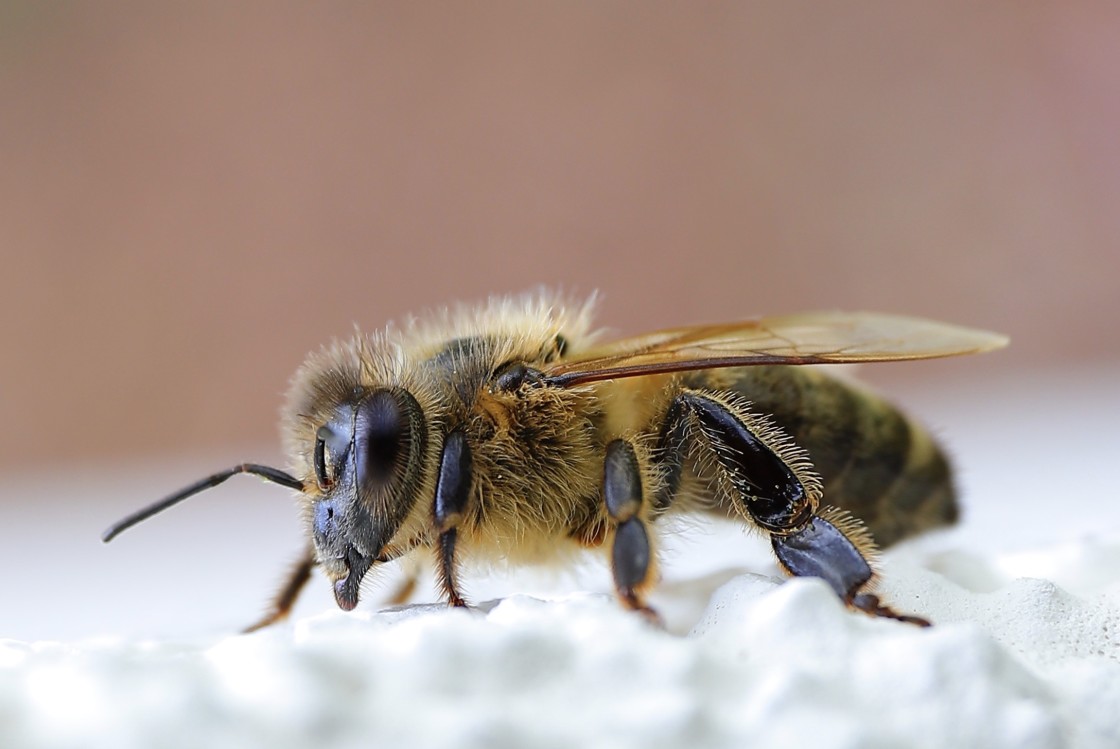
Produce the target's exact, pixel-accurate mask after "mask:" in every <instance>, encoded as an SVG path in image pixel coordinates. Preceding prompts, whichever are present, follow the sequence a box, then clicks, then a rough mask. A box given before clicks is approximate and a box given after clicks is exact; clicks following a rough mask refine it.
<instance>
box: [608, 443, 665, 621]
mask: <svg viewBox="0 0 1120 749" xmlns="http://www.w3.org/2000/svg"><path fill="white" fill-rule="evenodd" d="M643 501H644V500H643V490H642V469H641V464H640V463H639V460H638V455H637V453H636V452H635V450H634V446H633V445H631V444H630V443H629V442H627V441H626V440H621V439H617V440H614V441H613V442H611V443H610V444H609V445H607V455H606V460H605V461H604V463H603V502H604V503H605V504H606V507H607V514H608V515H610V518H611V520H613V521H614V522H615V523H617V525H616V527H615V535H614V545H613V546H612V548H611V571H612V573H613V575H614V586H615V591H616V592H617V593H618V597H619V598H620V599H621V600H622V602H623V603H624V604H626V605H627V606H628V607H629V608H632V609H635V610H637V611H641V612H642V613H644V614H646V616H648V617H649V618H650V619H652V620H655V621H656V620H657V616H656V614H654V612H653V610H652V609H650V608H649V606H647V605H646V603H645V601H644V600H643V598H642V591H643V590H644V589H645V588H646V587H647V586H648V584H649V582H650V578H651V577H652V569H653V550H652V546H651V544H650V537H649V529H648V528H647V527H646V524H645V522H644V521H643V519H642V510H643Z"/></svg>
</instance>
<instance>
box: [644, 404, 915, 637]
mask: <svg viewBox="0 0 1120 749" xmlns="http://www.w3.org/2000/svg"><path fill="white" fill-rule="evenodd" d="M658 455H659V457H660V460H661V462H662V464H663V465H664V466H665V469H666V473H667V476H668V482H667V488H668V489H669V490H672V489H673V485H674V484H676V483H678V482H679V480H680V479H679V476H680V472H681V467H682V465H683V462H684V460H685V459H686V457H687V456H689V455H691V456H692V457H693V458H695V459H696V460H697V461H698V462H699V463H700V464H702V465H705V466H707V470H709V471H710V472H711V473H712V474H713V478H714V480H715V484H716V486H717V487H719V488H718V495H719V496H720V497H721V498H722V500H721V501H722V502H723V503H724V504H726V505H727V507H726V509H731V510H733V511H734V512H735V513H737V514H738V515H740V516H741V517H743V518H744V519H745V520H748V521H749V522H751V523H752V524H754V525H756V526H758V527H759V528H761V529H762V530H764V531H766V532H767V533H768V534H769V535H770V539H771V544H772V546H773V548H774V554H775V555H776V556H777V557H778V562H779V563H780V564H781V566H782V567H783V568H784V569H785V570H786V572H788V573H789V574H791V575H798V576H805V577H819V578H821V579H823V580H824V581H825V582H827V583H828V584H829V586H830V587H831V588H832V589H833V590H834V591H836V594H837V595H838V596H839V597H840V598H841V600H843V601H844V603H846V604H847V605H849V606H851V607H852V608H855V609H858V610H860V611H864V612H867V613H869V614H872V615H874V616H882V617H888V618H891V619H898V620H899V621H904V622H910V623H912V624H919V625H928V624H929V622H927V621H926V620H924V619H920V618H918V617H911V616H904V615H902V614H897V613H895V612H894V611H892V610H891V609H889V608H888V607H886V606H884V605H883V604H882V603H880V601H879V598H878V596H876V595H874V594H873V593H870V592H867V586H868V585H869V584H870V583H871V581H872V578H873V577H874V575H875V572H874V569H873V568H872V566H871V562H870V561H868V560H869V558H872V557H874V555H875V543H874V541H872V539H871V536H870V534H869V533H868V532H867V529H866V528H865V527H864V525H863V524H862V523H861V522H859V521H858V520H856V519H855V518H853V517H851V516H849V515H846V514H844V513H842V512H840V511H838V510H833V509H829V508H826V509H824V510H823V511H820V512H818V508H819V501H820V493H821V490H820V481H819V479H818V478H817V476H816V475H815V474H814V473H813V471H812V468H811V466H810V464H809V456H808V454H807V453H806V452H805V451H804V450H802V449H801V448H800V447H798V446H796V445H795V444H793V441H792V440H790V439H789V437H788V436H787V435H786V434H785V433H784V432H783V431H782V430H781V429H780V428H778V427H777V426H776V425H775V424H773V423H771V422H769V421H768V420H766V419H764V418H761V417H759V416H758V415H756V414H753V413H751V411H750V410H749V409H748V408H747V404H746V403H744V402H740V401H737V400H736V399H734V398H732V397H728V396H727V395H726V394H721V393H718V392H703V391H697V390H683V391H682V392H681V393H680V394H679V395H678V396H677V397H676V398H675V399H674V400H673V402H672V403H671V404H670V407H669V411H668V413H667V415H666V420H665V426H664V427H663V430H662V433H661V439H660V444H659V447H658Z"/></svg>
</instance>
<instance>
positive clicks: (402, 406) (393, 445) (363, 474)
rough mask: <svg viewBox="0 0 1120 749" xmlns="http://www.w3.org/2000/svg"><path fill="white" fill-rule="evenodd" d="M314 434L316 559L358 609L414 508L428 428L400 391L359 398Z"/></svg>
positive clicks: (345, 601)
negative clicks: (371, 573)
mask: <svg viewBox="0 0 1120 749" xmlns="http://www.w3.org/2000/svg"><path fill="white" fill-rule="evenodd" d="M324 412H325V414H326V416H327V418H326V419H325V421H324V422H323V424H322V425H321V426H319V427H318V428H317V429H316V430H315V432H314V443H313V446H312V449H311V460H312V469H313V472H314V483H313V485H314V487H315V488H316V489H317V490H318V491H317V492H314V493H309V494H308V495H307V503H308V506H307V513H308V516H309V519H310V523H309V525H310V537H311V541H312V544H313V546H314V548H315V555H316V559H317V560H318V562H319V564H320V565H321V566H322V568H323V570H324V572H325V573H326V575H327V577H328V578H329V579H330V580H331V582H332V585H333V589H334V595H335V600H336V601H337V602H338V605H339V606H340V607H341V608H343V609H347V610H349V609H352V608H354V606H355V605H357V603H358V592H359V586H360V584H361V581H362V578H363V577H364V576H365V574H366V572H367V571H368V570H369V569H370V567H371V566H372V565H373V564H374V563H375V562H377V561H386V560H387V558H391V557H389V556H388V554H389V552H388V550H387V547H388V545H389V542H390V541H391V540H392V539H393V538H394V537H395V536H396V535H397V533H398V532H399V531H400V530H401V526H402V524H403V523H404V520H405V518H406V517H407V516H408V515H409V513H410V511H411V510H412V508H413V506H414V505H415V503H416V486H417V483H418V478H419V474H420V472H421V468H422V464H423V454H424V452H425V446H426V442H427V427H426V424H425V422H424V414H423V411H422V409H421V408H420V404H419V403H417V401H416V399H415V398H414V397H413V396H412V395H411V394H410V393H409V392H408V391H407V390H404V389H402V388H378V389H373V390H369V391H365V390H359V391H357V392H355V394H354V396H353V397H352V398H350V399H348V400H346V401H344V402H342V403H339V404H337V405H335V406H334V407H333V408H328V409H325V410H324Z"/></svg>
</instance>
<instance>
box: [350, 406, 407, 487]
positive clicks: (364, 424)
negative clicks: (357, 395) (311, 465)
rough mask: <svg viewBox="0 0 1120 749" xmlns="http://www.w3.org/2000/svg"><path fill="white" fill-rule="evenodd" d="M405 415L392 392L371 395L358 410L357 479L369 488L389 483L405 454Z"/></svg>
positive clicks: (384, 485)
mask: <svg viewBox="0 0 1120 749" xmlns="http://www.w3.org/2000/svg"><path fill="white" fill-rule="evenodd" d="M409 431H410V430H409V420H408V415H407V414H406V413H405V412H404V411H403V410H402V408H401V404H400V403H399V402H398V400H397V398H396V397H395V396H394V395H393V393H392V392H390V391H388V390H380V391H378V392H375V393H373V394H372V395H370V396H369V397H368V398H367V399H366V400H365V401H363V402H362V404H361V406H359V411H358V435H359V436H358V442H359V452H358V461H359V465H358V477H359V478H358V480H359V482H360V483H361V484H362V486H363V487H364V488H366V489H368V490H371V491H380V490H381V489H382V488H384V487H386V486H388V485H389V484H391V483H392V482H393V480H394V478H395V477H396V475H397V473H398V471H399V470H400V463H401V460H402V457H405V456H406V455H407V448H408V440H409V437H410V434H409Z"/></svg>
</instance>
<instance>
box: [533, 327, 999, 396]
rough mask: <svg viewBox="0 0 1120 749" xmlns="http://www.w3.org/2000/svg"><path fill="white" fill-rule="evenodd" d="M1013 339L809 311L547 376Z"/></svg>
mask: <svg viewBox="0 0 1120 749" xmlns="http://www.w3.org/2000/svg"><path fill="white" fill-rule="evenodd" d="M1007 340H1008V339H1007V337H1006V336H1002V335H999V334H998V333H990V332H988V331H985V330H974V329H972V328H964V327H960V326H957V325H950V324H948V323H942V322H935V321H933V320H923V319H921V318H918V317H905V316H902V315H887V314H881V313H875V312H807V313H801V314H793V315H781V316H775V317H760V318H757V319H754V320H744V321H742V322H736V323H724V324H718V325H698V326H691V327H684V328H670V329H667V330H660V331H657V332H655V333H647V334H645V335H639V336H635V337H633V338H624V339H622V340H620V341H615V342H613V343H610V344H607V345H605V346H601V347H598V348H595V349H592V350H591V351H588V352H587V353H585V354H582V355H579V356H577V357H575V358H573V359H568V360H565V361H561V362H558V363H557V364H555V365H554V366H552V367H551V368H549V369H548V370H547V371H546V372H545V375H546V377H547V379H548V381H549V382H550V383H551V384H553V385H557V386H560V387H569V386H572V385H578V384H582V383H585V382H594V381H596V380H613V379H618V378H621V377H639V376H641V375H649V374H664V373H667V372H684V371H688V370H694V369H714V368H718V367H746V366H752V365H759V364H841V363H850V362H872V361H904V360H909V359H934V358H937V357H941V356H957V355H961V354H976V353H981V352H984V351H991V350H993V349H997V348H1002V347H1003V346H1006V345H1007Z"/></svg>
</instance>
